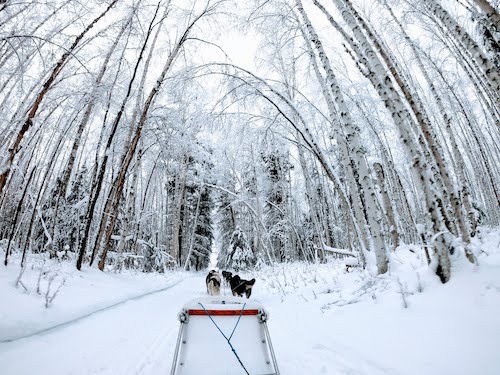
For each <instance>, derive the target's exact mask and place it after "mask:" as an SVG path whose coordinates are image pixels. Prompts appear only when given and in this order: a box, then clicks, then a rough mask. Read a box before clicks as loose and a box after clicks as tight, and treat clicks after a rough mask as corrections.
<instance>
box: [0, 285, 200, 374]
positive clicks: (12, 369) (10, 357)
mask: <svg viewBox="0 0 500 375" xmlns="http://www.w3.org/2000/svg"><path fill="white" fill-rule="evenodd" d="M203 291H204V290H203V283H202V279H201V278H188V279H185V280H184V281H182V282H181V283H180V284H179V285H177V286H175V287H173V288H170V289H168V290H166V291H164V292H159V293H156V294H152V295H149V296H146V297H144V298H140V299H136V300H131V301H128V302H126V303H123V304H120V305H119V306H115V307H114V308H111V309H106V310H105V311H101V312H98V313H95V314H92V315H90V316H88V317H87V318H85V319H80V320H78V321H75V322H74V323H72V324H69V325H68V324H66V325H65V326H63V327H61V328H59V329H56V330H52V331H50V332H46V333H44V334H41V335H37V336H33V337H29V338H26V339H21V340H18V341H15V342H11V343H2V344H0V368H1V373H2V374H3V375H11V374H12V375H14V374H15V375H22V374H30V375H31V374H33V368H34V367H35V366H34V365H33V364H36V368H37V369H39V373H40V374H52V375H56V374H139V373H140V374H159V373H163V374H165V373H168V371H169V369H170V360H171V358H172V353H173V349H174V348H173V345H174V344H175V339H176V335H177V330H178V321H177V319H176V316H177V312H178V311H179V309H180V308H181V306H182V305H183V304H184V303H185V300H186V298H184V296H193V295H198V294H200V293H202V292H203ZM27 358H29V361H26V360H25V359H27Z"/></svg>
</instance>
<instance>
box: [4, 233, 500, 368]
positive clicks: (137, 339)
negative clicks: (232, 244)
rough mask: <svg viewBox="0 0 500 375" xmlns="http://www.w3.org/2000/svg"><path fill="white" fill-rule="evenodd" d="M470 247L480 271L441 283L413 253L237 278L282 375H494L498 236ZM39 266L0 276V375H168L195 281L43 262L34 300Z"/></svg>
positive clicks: (199, 284) (498, 331)
mask: <svg viewBox="0 0 500 375" xmlns="http://www.w3.org/2000/svg"><path fill="white" fill-rule="evenodd" d="M476 245H477V252H478V254H480V255H479V262H480V265H479V267H475V266H474V267H473V266H471V265H469V264H468V263H467V262H466V261H464V260H463V259H462V257H461V256H460V255H456V256H455V259H454V269H453V277H452V279H451V281H450V282H449V283H447V284H446V285H442V284H441V283H440V282H439V281H438V280H437V278H436V277H435V276H434V275H433V273H432V272H431V271H430V270H428V269H426V267H422V259H421V254H420V251H417V255H416V254H415V253H413V252H412V250H418V249H416V248H413V247H412V246H406V247H403V248H400V249H398V251H397V252H396V254H394V255H393V257H392V261H391V272H390V274H388V275H384V276H379V277H375V276H373V275H370V274H369V273H368V272H361V271H360V270H359V269H356V270H353V271H352V272H349V273H346V272H345V267H344V266H343V265H342V264H341V262H330V263H328V264H324V265H318V266H315V265H305V264H286V265H281V266H277V267H274V268H265V269H262V270H260V271H257V272H252V273H243V274H242V276H243V277H248V278H250V277H255V278H256V279H257V282H256V284H255V288H254V291H253V294H252V297H251V298H252V299H256V300H259V301H260V302H261V303H262V304H263V305H264V306H265V307H266V308H267V310H268V311H270V320H269V323H268V324H269V330H270V333H271V337H272V340H273V345H274V349H275V351H276V356H277V358H278V363H279V366H280V370H281V373H282V374H284V375H289V374H290V375H291V374H332V375H333V374H375V375H376V374H408V375H411V374H415V375H416V374H418V375H421V374H440V375H442V374H482V375H485V374H491V375H493V374H500V319H499V318H498V317H499V316H500V233H499V232H498V231H497V232H493V231H492V232H487V231H483V234H482V240H481V241H479V240H477V239H476ZM419 254H420V255H419ZM0 255H1V252H0ZM49 265H50V266H49ZM40 266H41V263H40V262H38V263H37V261H36V258H31V260H30V262H29V265H28V267H27V269H26V271H25V273H24V275H23V276H22V279H21V280H22V283H23V285H24V287H23V286H22V285H20V284H19V285H18V287H17V288H16V287H15V283H16V279H17V276H18V274H19V267H18V265H16V264H11V265H9V267H7V268H5V267H3V266H1V267H0V301H1V308H0V373H1V374H2V375H14V374H15V375H18V374H19V375H20V374H30V375H31V374H51V375H57V374H151V375H152V374H168V373H169V371H170V366H171V361H172V355H173V351H174V347H175V342H176V338H177V337H176V336H177V332H178V325H179V324H178V320H177V313H178V311H179V309H180V308H181V306H182V305H183V304H184V303H185V302H186V301H188V300H191V299H193V298H194V297H196V296H198V295H203V294H204V293H205V281H204V279H205V273H181V272H172V273H170V274H168V275H166V276H164V275H145V274H141V273H136V274H133V273H127V272H124V273H121V274H116V273H102V272H100V271H97V270H94V269H86V270H84V271H83V272H77V271H76V270H75V271H74V270H73V268H72V266H70V265H59V266H57V265H54V264H52V263H49V262H46V264H45V266H44V270H45V274H43V273H42V277H41V280H40V290H39V292H40V294H38V293H37V286H38V284H39V283H38V277H39V275H40ZM52 276H54V278H53V282H52V285H51V290H50V292H49V294H48V297H49V298H50V296H52V295H53V293H54V291H55V290H57V288H58V287H59V285H60V284H61V282H62V281H63V280H65V282H64V285H62V286H61V288H60V290H59V292H58V294H57V295H56V297H55V298H54V299H53V301H52V302H51V303H50V304H49V307H48V308H46V307H45V304H46V301H47V299H46V292H47V286H48V282H49V280H50V279H51V278H52ZM25 288H26V290H25ZM224 293H227V291H224ZM143 295H144V296H143ZM141 296H143V297H141ZM93 312H95V313H93ZM51 327H55V328H51ZM200 356H201V355H200Z"/></svg>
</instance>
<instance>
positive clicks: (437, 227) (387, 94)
mask: <svg viewBox="0 0 500 375" xmlns="http://www.w3.org/2000/svg"><path fill="white" fill-rule="evenodd" d="M314 3H315V5H316V6H318V8H320V9H321V10H322V11H323V13H325V15H326V16H327V17H328V18H329V19H331V18H332V17H331V15H329V14H328V13H327V12H326V10H325V9H324V8H323V7H322V6H321V5H320V4H319V3H318V2H317V1H316V0H314ZM334 3H335V5H336V6H337V7H338V8H339V10H340V11H341V14H342V16H343V17H344V20H345V21H346V23H347V24H348V26H349V27H350V28H351V30H352V31H353V33H354V36H355V37H356V38H357V39H358V41H359V43H360V44H359V47H358V46H357V45H356V44H354V43H351V46H352V47H353V50H354V51H355V53H356V54H357V56H358V58H359V59H360V62H361V63H362V64H363V65H364V68H365V69H366V70H367V71H364V70H362V73H363V74H364V75H365V76H366V77H367V78H368V79H369V80H370V82H371V83H372V85H373V87H374V88H375V90H376V91H377V92H378V94H379V96H380V97H381V99H382V100H383V103H384V105H385V106H386V108H387V109H388V111H389V112H390V114H391V116H392V118H393V121H394V123H395V125H396V126H397V128H398V130H399V132H400V136H401V139H402V141H403V142H402V143H403V145H404V148H405V151H406V152H407V154H408V156H409V158H410V160H412V161H413V164H412V165H413V169H412V170H413V172H414V173H415V174H416V179H415V180H416V181H419V183H420V188H421V190H422V193H423V196H424V198H425V201H426V205H427V209H428V215H429V216H428V217H429V221H430V226H431V227H432V229H433V231H434V233H436V234H437V233H442V232H447V229H446V228H445V227H444V218H443V216H442V212H443V211H444V207H443V201H442V198H441V194H440V193H439V192H438V191H437V190H436V186H435V182H434V181H433V180H432V175H431V174H430V173H429V170H428V169H429V167H428V165H427V162H426V159H425V158H424V156H423V154H422V152H421V150H420V149H419V145H418V143H416V142H415V139H414V137H413V134H412V132H411V129H410V128H409V127H408V122H409V121H411V116H410V114H409V113H408V110H407V108H406V106H405V104H404V103H403V102H402V101H401V98H400V97H399V94H398V90H397V89H396V87H394V85H393V82H392V79H391V77H390V76H389V75H388V74H387V71H386V68H385V67H384V65H383V64H382V62H381V61H380V59H379V58H378V55H377V53H376V51H375V49H374V47H373V45H372V43H371V42H370V41H368V39H367V37H366V36H365V35H364V33H363V29H366V25H363V23H362V24H361V25H360V24H358V22H359V21H360V18H359V16H358V17H357V18H355V16H354V15H353V14H352V13H353V12H355V11H354V9H353V8H352V7H351V6H350V4H347V2H343V1H340V0H334ZM348 6H349V7H348ZM363 26H365V27H363ZM372 36H373V34H372ZM348 42H349V40H348ZM377 46H378V47H379V48H378V52H379V53H381V54H382V55H383V56H384V57H385V59H384V61H385V62H386V63H389V64H390V65H389V67H390V71H391V73H392V74H393V75H394V74H395V73H397V72H396V71H395V68H394V67H393V66H392V63H391V61H390V59H389V58H388V57H387V55H386V53H385V52H384V51H383V50H382V49H381V48H380V44H378V43H377ZM361 47H363V51H361V49H360V48H361ZM358 67H360V66H358ZM397 76H398V75H397ZM401 86H403V87H404V85H401ZM407 94H408V93H407ZM408 99H409V100H412V98H411V96H410V97H409V98H408ZM435 240H436V241H435V243H436V246H435V250H436V256H437V260H438V273H439V275H440V278H441V280H442V281H443V282H446V281H448V280H449V277H450V274H451V273H450V272H451V271H450V270H451V264H450V261H449V248H450V243H449V242H448V241H447V240H448V238H447V237H446V236H444V235H442V236H439V237H437V238H436V239H435Z"/></svg>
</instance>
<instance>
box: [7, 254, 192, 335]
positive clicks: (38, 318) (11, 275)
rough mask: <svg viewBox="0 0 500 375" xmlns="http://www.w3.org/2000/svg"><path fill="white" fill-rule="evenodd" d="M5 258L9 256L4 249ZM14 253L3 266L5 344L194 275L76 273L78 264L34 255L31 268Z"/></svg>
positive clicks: (86, 269) (30, 260) (90, 270)
mask: <svg viewBox="0 0 500 375" xmlns="http://www.w3.org/2000/svg"><path fill="white" fill-rule="evenodd" d="M0 256H1V257H2V259H3V257H4V256H5V253H4V250H3V249H2V247H0ZM20 264H21V259H20V257H19V256H17V255H16V254H14V255H13V256H12V257H10V258H9V265H8V267H5V266H3V265H2V266H0V296H1V300H2V308H1V309H0V342H2V341H5V340H12V339H16V338H19V337H22V336H25V335H30V334H33V333H36V332H38V331H41V330H44V329H48V328H51V327H53V326H56V325H60V324H64V323H66V322H69V321H71V320H74V319H78V318H81V317H83V316H85V315H87V314H91V313H93V312H96V311H99V310H101V309H104V308H107V307H109V306H112V305H115V304H117V303H120V302H123V301H127V300H129V299H131V298H135V297H138V296H142V295H144V294H146V293H150V292H154V291H156V290H161V289H163V288H166V287H168V286H170V285H174V284H175V283H177V282H178V281H179V280H182V279H184V278H186V277H188V276H189V274H187V273H184V272H170V273H167V274H155V273H148V274H146V273H142V272H137V271H123V272H120V273H115V272H105V273H103V272H101V271H99V270H98V269H95V268H84V269H82V271H77V270H76V269H75V265H74V262H71V263H70V262H65V261H62V262H61V261H58V260H55V259H49V258H48V257H47V256H43V255H42V254H31V255H29V256H28V258H27V262H26V267H25V268H24V269H21V267H20Z"/></svg>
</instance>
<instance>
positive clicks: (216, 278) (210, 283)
mask: <svg viewBox="0 0 500 375" xmlns="http://www.w3.org/2000/svg"><path fill="white" fill-rule="evenodd" d="M206 283H207V293H208V294H210V295H211V296H218V295H219V294H220V275H219V272H217V271H216V270H211V271H210V272H209V273H208V275H207V279H206Z"/></svg>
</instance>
